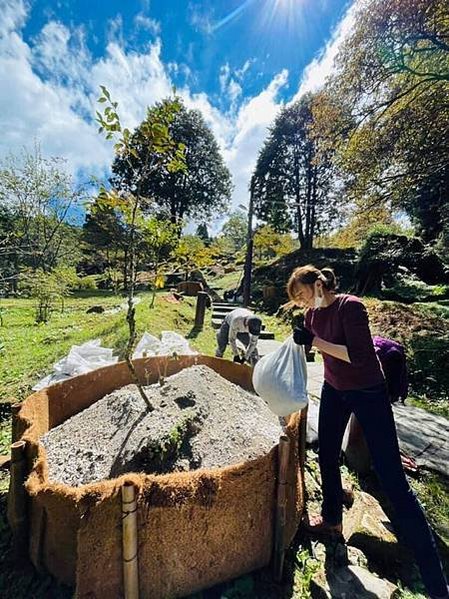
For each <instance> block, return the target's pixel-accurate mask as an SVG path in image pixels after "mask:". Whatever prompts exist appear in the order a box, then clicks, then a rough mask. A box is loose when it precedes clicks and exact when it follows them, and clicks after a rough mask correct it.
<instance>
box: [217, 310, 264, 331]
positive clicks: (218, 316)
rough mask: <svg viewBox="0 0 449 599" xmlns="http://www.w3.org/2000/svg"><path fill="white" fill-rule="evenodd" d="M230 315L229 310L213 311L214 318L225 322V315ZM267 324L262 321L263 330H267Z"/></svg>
mask: <svg viewBox="0 0 449 599" xmlns="http://www.w3.org/2000/svg"><path fill="white" fill-rule="evenodd" d="M227 315H228V312H212V320H219V321H220V322H223V320H224V319H225V317H226V316H227ZM265 328H266V326H265V325H264V323H262V331H263V330H265Z"/></svg>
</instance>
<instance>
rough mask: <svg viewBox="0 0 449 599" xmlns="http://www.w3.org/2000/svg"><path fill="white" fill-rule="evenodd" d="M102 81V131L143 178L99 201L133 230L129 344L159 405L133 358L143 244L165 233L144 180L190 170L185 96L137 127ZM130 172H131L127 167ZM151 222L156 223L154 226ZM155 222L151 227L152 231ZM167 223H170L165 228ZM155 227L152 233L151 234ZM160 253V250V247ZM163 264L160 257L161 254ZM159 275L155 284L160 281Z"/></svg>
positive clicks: (158, 107)
mask: <svg viewBox="0 0 449 599" xmlns="http://www.w3.org/2000/svg"><path fill="white" fill-rule="evenodd" d="M100 87H101V95H100V97H99V99H98V102H99V103H100V104H102V105H104V110H103V112H102V113H101V112H99V111H97V119H96V120H97V122H98V123H99V125H100V128H99V133H104V134H105V135H106V139H108V140H114V142H115V144H114V150H115V152H116V154H117V156H119V157H120V158H121V159H122V160H124V162H125V163H126V165H127V169H129V172H130V173H132V174H133V177H132V179H133V180H135V181H138V183H137V185H135V186H134V185H131V186H130V185H126V184H125V183H124V182H122V183H123V184H122V183H121V182H120V181H116V183H117V188H116V189H110V190H106V189H105V188H104V187H102V188H101V190H100V193H99V197H98V201H97V202H96V205H97V207H98V208H99V209H100V210H101V208H102V207H104V208H105V209H111V208H112V209H113V210H114V211H115V212H116V213H117V214H118V215H119V217H120V218H121V220H122V221H123V223H124V224H125V226H126V228H127V230H128V232H129V234H128V242H129V243H128V254H129V264H130V272H129V280H128V282H127V283H128V284H127V296H128V311H127V315H126V320H127V322H128V329H129V337H128V343H127V345H126V350H125V360H126V362H127V364H128V367H129V369H130V371H131V373H132V376H133V379H134V381H135V383H136V385H137V387H138V389H139V393H140V395H141V396H142V399H143V400H144V401H145V403H146V405H147V407H148V409H149V410H150V411H151V410H153V406H152V405H151V403H150V401H149V399H148V397H147V395H146V393H145V391H144V389H143V386H142V385H141V384H140V382H139V380H138V378H137V374H136V371H135V368H134V365H133V363H132V360H131V356H132V352H133V348H134V344H135V340H136V321H135V302H134V292H135V284H136V267H137V256H138V248H139V246H140V244H141V243H142V239H143V238H144V237H145V233H146V232H147V233H148V235H147V237H148V236H150V238H151V239H153V243H154V244H156V242H157V244H158V247H159V245H160V244H159V241H160V239H161V238H162V239H163V241H164V242H165V233H164V235H162V234H161V235H155V229H157V227H158V223H161V224H160V226H163V225H162V223H163V222H164V221H163V220H162V219H159V218H157V216H158V215H154V214H153V215H152V218H151V219H149V218H148V213H149V210H150V209H151V201H150V200H149V199H148V198H146V197H143V195H142V184H143V181H145V180H148V179H150V178H151V177H152V176H153V175H154V174H155V172H156V171H161V170H166V171H167V172H176V171H185V170H186V162H185V155H184V149H185V148H184V145H183V144H179V143H177V142H175V141H174V140H173V139H172V137H171V134H170V131H169V126H170V123H171V122H172V121H173V119H174V116H175V114H176V112H177V111H178V110H179V109H180V103H179V100H178V99H176V98H173V99H166V100H164V101H162V102H161V103H159V104H156V106H155V107H153V108H152V109H151V110H150V109H148V111H147V118H146V120H145V121H144V122H143V123H142V125H141V126H140V127H139V128H138V129H136V130H135V132H134V133H131V131H130V130H129V129H127V128H125V127H123V126H122V123H121V120H120V117H119V115H118V113H117V107H118V104H117V102H113V101H112V99H111V96H110V93H109V91H108V90H107V89H106V88H105V87H104V86H100ZM136 147H142V148H146V151H145V154H144V157H143V159H142V156H141V155H139V154H138V152H137V150H136ZM127 174H128V173H127ZM150 225H151V227H150ZM164 226H165V225H164ZM149 227H150V229H151V230H150V232H149V231H148V229H149ZM165 229H166V227H165V228H164V232H165ZM150 233H151V235H150ZM154 253H155V254H157V256H159V252H158V250H155V252H154ZM158 264H159V260H158ZM156 283H157V281H156V282H155V287H157V284H156Z"/></svg>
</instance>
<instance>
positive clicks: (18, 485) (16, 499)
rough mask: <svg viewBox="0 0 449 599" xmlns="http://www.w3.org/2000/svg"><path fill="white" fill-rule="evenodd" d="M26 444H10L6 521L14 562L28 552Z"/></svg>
mask: <svg viewBox="0 0 449 599" xmlns="http://www.w3.org/2000/svg"><path fill="white" fill-rule="evenodd" d="M25 449H26V444H25V442H24V441H16V442H15V443H13V444H12V445H11V466H10V475H11V476H10V481H9V492H8V522H9V525H10V527H11V531H12V545H13V556H14V560H15V561H16V563H18V564H20V563H21V562H23V561H25V560H26V558H27V554H28V501H27V492H26V489H25V486H24V484H25V480H26V477H27V475H28V470H27V461H26V456H25Z"/></svg>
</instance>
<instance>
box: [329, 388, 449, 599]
mask: <svg viewBox="0 0 449 599" xmlns="http://www.w3.org/2000/svg"><path fill="white" fill-rule="evenodd" d="M351 413H354V414H355V416H356V418H357V420H358V421H359V423H360V425H361V427H362V429H363V433H364V435H365V439H366V442H367V444H368V448H369V450H370V453H371V457H372V459H373V465H374V468H375V470H376V473H377V475H378V477H379V479H380V482H381V484H382V486H383V488H384V490H385V493H386V494H387V496H388V498H389V500H390V501H391V503H392V505H393V507H394V510H395V516H396V517H395V524H396V525H397V526H398V528H399V531H400V533H401V534H402V536H403V537H404V539H405V540H406V542H407V543H408V545H409V546H410V547H411V549H412V550H413V551H414V554H415V558H416V562H417V564H418V566H419V569H420V572H421V577H422V580H423V582H424V585H425V586H426V588H427V591H428V593H429V594H430V595H431V596H432V597H446V596H447V583H446V581H445V579H444V574H443V569H442V565H441V562H440V559H439V556H438V552H437V548H436V544H435V539H434V537H433V534H432V532H431V530H430V528H429V525H428V524H427V521H426V518H425V516H424V512H423V510H422V508H421V505H420V504H419V502H418V500H417V498H416V496H415V494H414V493H413V491H412V490H411V488H410V486H409V484H408V481H407V479H406V477H405V474H404V470H403V468H402V463H401V456H400V453H399V445H398V439H397V435H396V427H395V424H394V418H393V411H392V409H391V404H390V401H389V399H388V397H387V392H386V387H385V385H384V384H382V385H378V386H376V387H371V388H369V389H362V390H355V391H337V389H334V388H333V387H332V386H331V385H329V384H328V383H324V385H323V390H322V394H321V403H320V416H319V425H318V431H319V432H318V435H319V460H320V470H321V478H322V485H323V507H322V516H323V519H324V520H325V521H326V522H329V524H339V523H341V521H342V485H341V476H340V451H341V445H342V441H343V435H344V432H345V429H346V425H347V424H348V421H349V417H350V415H351Z"/></svg>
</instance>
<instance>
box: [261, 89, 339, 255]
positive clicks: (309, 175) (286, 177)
mask: <svg viewBox="0 0 449 599" xmlns="http://www.w3.org/2000/svg"><path fill="white" fill-rule="evenodd" d="M314 100H315V97H314V96H312V95H310V94H309V95H306V96H303V97H302V98H301V99H300V100H298V101H297V102H295V103H294V104H291V105H289V106H286V107H285V108H283V109H282V110H281V112H280V113H279V115H278V116H277V117H276V119H275V122H274V124H273V126H272V127H271V129H270V132H269V135H268V138H267V140H266V141H265V144H264V146H263V148H262V150H261V152H260V154H259V157H258V160H257V164H256V168H255V171H254V174H253V177H252V182H251V189H252V193H253V194H254V195H253V197H254V200H255V210H256V214H257V216H258V217H259V218H260V219H261V220H262V221H263V222H266V223H268V224H270V225H271V226H272V227H273V228H274V229H275V230H276V231H278V232H287V231H290V230H294V231H296V234H297V237H298V239H299V242H300V244H301V247H303V248H311V247H312V245H313V241H314V239H315V237H316V236H317V235H318V234H319V233H320V232H322V231H323V230H325V229H326V227H327V226H328V225H329V223H330V221H331V220H332V218H333V217H334V215H335V204H334V197H333V189H334V177H333V165H332V153H333V148H332V145H331V144H327V145H326V144H324V143H323V141H324V140H322V139H321V135H320V130H319V128H318V127H316V126H315V125H316V118H315V116H314V109H313V106H314Z"/></svg>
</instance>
